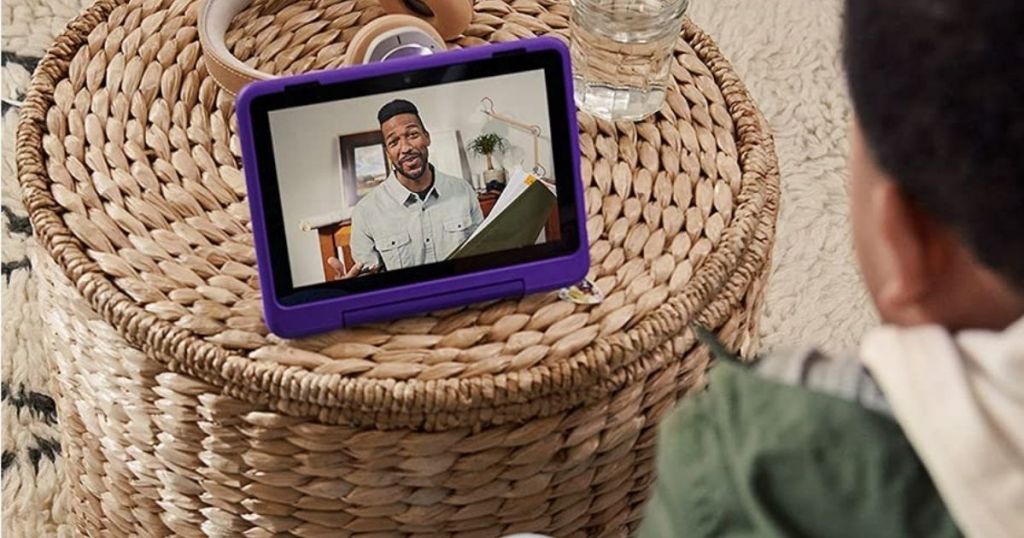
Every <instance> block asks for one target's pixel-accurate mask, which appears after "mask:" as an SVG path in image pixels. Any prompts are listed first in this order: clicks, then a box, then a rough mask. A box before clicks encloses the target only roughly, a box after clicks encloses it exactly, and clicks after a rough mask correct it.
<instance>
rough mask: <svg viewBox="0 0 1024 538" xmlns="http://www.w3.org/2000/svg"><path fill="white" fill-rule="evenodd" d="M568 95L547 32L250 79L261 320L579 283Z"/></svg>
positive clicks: (305, 318)
mask: <svg viewBox="0 0 1024 538" xmlns="http://www.w3.org/2000/svg"><path fill="white" fill-rule="evenodd" d="M572 95H573V93H572V79H571V72H570V66H569V54H568V51H567V49H566V47H565V45H564V44H563V43H562V42H561V41H559V40H557V39H554V38H536V39H530V40H521V41H518V42H514V43H506V44H501V45H486V46H479V47H471V48H467V49H462V50H457V51H448V52H443V53H438V54H434V55H430V56H424V57H417V58H405V59H396V60H390V61H387V62H382V63H376V64H369V65H362V66H353V67H344V68H341V69H337V70H332V71H322V72H316V73H308V74H303V75H297V76H291V77H283V78H278V79H272V80H267V81H259V82H254V83H252V84H249V85H248V86H246V87H245V88H244V89H243V90H242V91H241V92H240V93H239V96H238V100H237V114H238V115H237V117H238V127H239V139H240V142H241V149H242V163H243V170H244V173H245V178H246V183H247V186H248V196H249V202H250V209H251V214H252V229H253V239H254V244H255V248H256V258H257V265H258V269H259V277H260V283H261V289H262V294H263V305H264V313H265V320H266V322H267V325H268V327H269V328H270V329H271V330H272V331H273V332H274V333H276V334H278V335H279V336H283V337H296V336H301V335H305V334H310V333H315V332H322V331H325V330H329V329H333V328H339V327H344V326H351V325H357V324H361V323H366V322H370V321H380V320H386V319H392V318H396V317H400V316H405V315H409V314H414V313H420V312H426V311H430V310H434V309H441V308H448V307H453V306H459V305H465V304H470V303H476V302H481V301H486V300H491V299H497V298H502V297H514V296H522V295H524V294H528V293H533V292H537V291H542V290H550V289H555V288H559V287H562V286H566V285H569V284H572V283H575V282H577V281H579V280H580V279H582V278H583V277H584V276H585V274H586V272H587V269H588V267H589V255H588V248H587V238H586V226H585V213H584V204H583V192H582V191H583V189H582V184H581V180H580V172H579V146H578V142H577V129H578V127H577V124H576V117H575V114H576V109H575V106H574V105H573V100H572Z"/></svg>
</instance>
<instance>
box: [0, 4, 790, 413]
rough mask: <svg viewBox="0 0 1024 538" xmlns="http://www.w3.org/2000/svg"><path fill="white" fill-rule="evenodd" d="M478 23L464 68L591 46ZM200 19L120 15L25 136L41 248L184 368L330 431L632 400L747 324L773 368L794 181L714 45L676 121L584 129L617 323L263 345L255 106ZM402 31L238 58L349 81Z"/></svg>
mask: <svg viewBox="0 0 1024 538" xmlns="http://www.w3.org/2000/svg"><path fill="white" fill-rule="evenodd" d="M475 10H476V13H475V15H474V19H473V22H472V25H471V26H470V27H469V28H468V29H467V30H466V32H465V34H464V36H463V37H460V38H459V39H457V40H456V41H454V42H453V43H452V44H451V45H452V46H470V45H476V44H480V43H483V42H485V41H508V40H514V39H518V38H522V37H532V36H535V35H543V34H551V35H555V36H557V37H559V38H561V39H563V40H564V39H567V36H568V27H569V20H568V18H569V12H570V6H569V4H568V3H567V2H563V1H553V0H515V1H513V2H510V3H506V2H500V1H497V0H485V1H480V2H477V3H476V4H475ZM197 12H198V3H197V2H194V1H192V0H174V1H160V0H145V1H137V0H132V1H129V2H123V1H114V0H99V1H98V2H97V3H96V4H95V5H93V6H92V7H90V8H89V9H88V10H87V11H86V12H84V13H83V14H82V15H81V16H79V17H78V18H77V19H75V20H74V21H73V22H72V23H71V24H70V25H69V28H68V31H67V32H66V33H65V34H63V35H62V36H60V37H59V38H58V39H57V42H56V43H55V44H54V45H53V47H52V48H51V49H50V51H49V53H48V54H47V56H46V57H45V58H44V60H43V61H42V63H41V64H40V66H39V69H38V70H37V72H36V73H35V75H34V77H33V81H32V87H31V90H30V92H29V94H28V96H27V99H26V105H25V107H24V108H23V110H22V120H21V123H20V125H19V129H18V148H17V151H18V165H19V179H20V181H21V183H22V186H23V188H24V192H25V199H26V205H27V207H28V208H29V212H30V216H31V219H32V223H33V225H34V227H35V231H36V233H37V235H38V237H39V238H40V244H41V246H42V247H43V248H45V249H46V251H47V252H48V253H49V255H50V256H52V258H53V259H54V260H56V262H57V263H58V264H59V265H60V267H61V268H62V269H63V271H64V273H65V274H66V275H67V276H68V277H69V278H70V280H71V281H72V282H73V283H74V284H75V286H76V287H77V289H78V290H79V291H80V292H81V293H82V295H83V296H84V297H85V298H87V299H88V300H89V301H90V304H91V305H92V306H93V307H94V308H95V310H96V311H97V312H98V313H100V314H101V315H102V317H103V318H104V319H105V320H106V321H107V322H109V323H110V324H111V325H112V326H113V327H114V328H116V330H117V331H118V332H119V333H120V335H122V336H123V337H124V338H125V339H126V340H127V341H128V342H129V343H131V344H132V345H133V346H136V347H138V348H139V349H141V350H144V351H145V352H146V353H147V354H148V355H149V356H150V357H152V359H153V360H154V361H157V362H158V363H162V365H163V366H162V367H164V368H166V369H168V370H171V371H175V372H179V373H183V374H186V375H189V376H194V377H195V378H198V379H201V380H204V381H206V382H208V383H211V384H214V385H217V386H222V387H224V391H225V392H226V393H227V394H230V395H232V396H235V397H238V398H243V399H247V400H250V401H259V402H264V403H267V404H268V405H270V406H272V407H273V408H275V409H278V410H280V411H282V412H285V413H288V414H293V415H303V416H316V417H318V419H319V420H321V421H323V422H327V423H347V424H356V425H366V424H372V425H376V426H378V427H410V426H412V427H422V428H426V429H443V428H448V427H456V426H460V425H467V424H480V423H481V422H488V423H502V422H507V421H510V420H525V419H528V418H531V417H536V416H547V415H550V414H552V413H556V412H560V411H563V410H566V409H569V408H571V407H573V406H575V405H578V404H579V403H580V402H582V401H585V400H587V399H589V398H592V397H594V396H595V395H598V394H603V393H607V392H608V391H613V390H616V389H619V388H622V387H625V386H628V385H630V383H631V382H632V381H633V380H634V379H637V378H638V377H641V376H645V375H646V374H647V373H649V372H650V371H651V370H653V369H655V368H658V367H660V362H663V361H665V360H670V359H667V358H666V357H673V356H680V355H681V353H682V352H684V351H686V349H688V348H689V347H690V346H692V345H693V339H692V333H690V332H689V331H687V330H686V329H687V327H688V325H689V324H690V323H691V322H693V321H695V320H699V321H701V322H703V323H704V324H706V325H709V326H712V327H719V326H721V325H722V324H723V323H726V321H727V320H732V321H731V322H730V323H732V325H733V326H732V327H731V328H729V327H727V329H730V330H734V331H735V330H736V329H737V327H739V328H741V329H743V331H745V332H742V333H741V334H739V333H738V334H737V335H736V337H735V338H734V343H736V344H741V345H742V344H747V345H749V344H751V342H750V341H749V338H750V336H751V333H752V332H753V330H754V326H755V325H756V324H755V323H754V321H753V320H752V319H751V317H752V316H754V315H756V308H755V307H754V306H752V305H751V304H750V301H749V298H750V297H751V296H759V289H758V288H759V287H760V286H761V285H762V283H763V282H762V280H763V275H764V273H765V271H766V270H767V269H766V267H767V261H768V258H769V251H770V245H771V239H772V237H773V231H774V224H775V215H776V208H777V204H778V196H779V193H778V176H777V162H776V158H775V154H774V149H773V147H772V145H771V140H770V137H769V136H768V135H767V133H766V130H765V127H764V124H763V121H762V119H761V117H760V115H759V113H758V112H757V110H756V108H755V106H754V104H753V103H752V101H751V99H750V97H749V95H748V94H747V92H746V90H745V89H744V88H743V85H742V84H741V83H740V81H739V79H738V78H737V77H736V75H735V73H734V72H733V71H732V69H731V67H730V66H729V64H728V62H727V61H726V60H725V59H724V58H723V57H722V55H721V54H720V53H719V51H718V49H717V48H716V47H715V45H714V43H713V42H712V41H711V39H710V38H708V37H707V36H706V35H704V34H703V33H702V32H701V31H700V30H699V29H698V28H696V27H695V26H694V25H693V24H692V23H691V22H690V21H686V22H685V25H684V31H683V33H682V36H681V38H680V39H679V41H678V43H677V46H676V48H675V57H674V60H673V62H672V69H671V73H672V78H673V84H672V87H671V88H670V90H669V92H668V97H667V100H666V103H665V105H664V106H663V107H662V109H661V111H660V112H659V113H657V114H656V115H655V116H653V117H651V118H649V119H648V120H646V121H643V122H639V123H632V122H621V123H615V124H613V123H609V122H605V121H599V120H595V119H594V118H592V117H590V116H588V115H586V114H582V113H580V114H579V115H578V119H579V126H580V144H581V151H582V156H583V158H582V172H583V182H584V188H585V192H586V202H587V215H588V220H587V223H586V226H587V229H588V232H589V236H590V241H591V244H590V253H591V257H592V269H591V272H590V276H591V278H592V279H593V280H594V281H596V282H597V283H598V285H599V286H600V287H601V289H602V290H604V292H605V293H606V295H607V299H606V300H605V301H604V303H603V304H601V305H598V306H580V305H574V304H570V303H568V302H564V301H560V300H558V299H557V297H556V295H555V294H554V293H546V294H537V295H531V296H528V297H525V298H522V299H519V300H506V301H499V302H492V303H488V304H483V305H474V306H470V307H465V308H457V309H451V310H446V311H441V312H434V313H432V314H430V315H426V316H420V317H413V318H408V319H403V320H399V321H394V322H391V323H382V324H374V325H368V326H363V327H358V328H354V329H348V330H341V331H335V332H332V333H328V334H324V335H320V336H317V337H312V338H305V339H301V340H292V341H286V340H282V339H280V338H277V337H275V336H274V335H272V334H269V333H268V331H267V329H266V328H265V326H264V325H263V322H262V314H261V306H260V293H259V285H258V282H257V278H256V271H255V267H254V264H255V260H254V253H253V248H252V240H251V239H252V238H251V232H250V230H251V228H250V222H249V218H250V217H249V214H248V205H247V201H246V200H245V190H244V182H243V180H242V175H241V172H240V170H239V166H240V159H239V157H238V155H239V152H238V141H237V135H236V134H235V119H234V108H233V105H234V103H233V99H232V98H231V97H230V96H229V95H227V94H226V93H224V92H222V91H220V90H219V89H218V87H217V86H216V85H215V83H214V81H213V79H212V78H210V77H208V76H207V72H206V68H205V66H204V58H203V56H202V53H201V49H200V46H199V42H198V37H197V32H196V28H195V20H196V14H197ZM381 14H382V11H381V9H380V8H379V6H378V5H377V4H376V2H375V1H374V0H346V1H341V2H338V1H334V0H326V1H314V2H309V1H298V2H294V3H291V4H289V5H287V6H286V7H284V8H283V9H280V10H277V11H269V9H268V6H267V5H266V4H264V3H260V2H257V3H256V4H255V5H253V6H250V7H249V8H248V9H247V10H246V11H244V12H242V13H241V14H240V15H239V16H238V17H236V20H235V21H234V23H233V25H232V29H231V30H230V31H229V34H228V36H227V44H228V46H229V48H230V49H231V50H232V51H233V53H234V54H235V55H236V56H238V57H239V58H242V59H243V60H248V61H249V63H250V64H251V65H253V66H255V67H257V68H259V69H261V70H264V71H268V72H273V73H281V74H286V73H297V72H304V71H310V70H317V69H326V68H332V67H338V66H339V65H340V62H341V61H342V58H343V56H344V54H343V53H344V50H345V43H346V41H347V40H348V39H349V38H350V37H351V36H352V35H353V33H354V32H355V31H357V30H358V28H359V27H360V26H361V25H363V24H365V23H366V22H367V21H370V20H372V19H374V18H376V17H378V16H380V15H381ZM755 302H756V301H755ZM744 309H745V311H742V310H744ZM737 311H740V312H739V314H740V315H739V316H737V315H736V313H737ZM740 326H742V327H740ZM727 332H728V331H727Z"/></svg>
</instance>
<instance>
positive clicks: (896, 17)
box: [843, 0, 1024, 290]
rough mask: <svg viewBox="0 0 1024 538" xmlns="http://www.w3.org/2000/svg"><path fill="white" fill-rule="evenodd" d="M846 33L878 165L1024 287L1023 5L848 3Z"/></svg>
mask: <svg viewBox="0 0 1024 538" xmlns="http://www.w3.org/2000/svg"><path fill="white" fill-rule="evenodd" d="M843 31H844V52H843V56H844V58H843V59H844V63H845V64H846V71H847V76H848V79H849V86H850V93H851V96H852V98H853V104H854V109H855V110H856V114H857V118H858V121H859V123H860V126H861V129H862V131H863V133H864V136H865V139H866V140H867V144H868V146H869V148H870V150H871V151H872V153H873V154H874V156H875V158H876V159H877V160H878V163H879V165H880V166H881V167H882V169H883V170H885V171H886V172H887V173H888V174H889V175H891V176H892V178H893V180H894V181H895V182H897V183H898V184H899V186H900V187H901V188H902V190H903V191H904V192H905V193H906V195H907V196H908V198H910V199H911V200H913V201H914V203H915V204H916V205H917V206H918V207H920V208H921V209H922V210H923V211H924V212H926V213H928V214H929V215H931V216H932V218H934V219H936V220H937V221H939V222H942V223H944V224H945V225H947V226H949V227H950V228H951V229H952V230H954V231H955V232H956V233H957V234H958V235H959V236H960V237H961V239H962V240H963V241H964V243H965V244H966V245H967V246H968V247H969V248H970V249H971V250H972V252H974V254H975V256H976V257H977V258H978V259H979V261H981V263H983V264H984V265H986V266H988V267H989V268H991V269H993V270H994V271H996V272H997V273H999V274H1000V275H1002V276H1003V278H1005V279H1006V280H1007V282H1008V283H1009V284H1011V285H1013V286H1015V287H1016V288H1017V289H1022V290H1024V2H1019V1H1017V0H847V1H846V18H845V21H844V29H843Z"/></svg>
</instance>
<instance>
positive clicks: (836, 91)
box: [0, 0, 874, 537]
mask: <svg viewBox="0 0 1024 538" xmlns="http://www.w3.org/2000/svg"><path fill="white" fill-rule="evenodd" d="M88 3H89V2H88V0H85V1H79V0H49V1H45V0H3V19H2V22H3V26H2V52H3V53H2V63H3V79H2V82H3V93H2V97H3V138H2V145H3V176H2V180H3V192H2V196H3V198H2V199H3V208H2V212H3V216H2V219H0V220H2V222H3V232H2V233H3V236H2V253H3V256H2V261H3V266H2V269H3V276H2V279H0V280H2V300H3V340H2V344H3V347H2V361H3V362H2V376H3V379H2V391H3V403H2V409H3V411H2V420H3V422H2V429H3V439H2V441H3V455H2V467H3V471H2V473H3V478H2V480H3V495H2V501H3V528H2V530H3V534H4V535H5V536H11V537H16V536H29V537H36V536H54V535H68V534H70V529H69V528H68V527H67V526H66V525H65V520H66V517H67V513H68V510H67V508H66V506H67V488H66V487H65V484H64V483H63V478H62V475H61V472H62V460H61V447H60V443H59V438H60V436H59V433H58V432H59V428H60V424H59V423H58V422H57V417H56V413H55V409H54V402H53V399H52V398H51V397H50V394H51V390H50V386H49V380H50V377H51V375H50V370H49V366H48V358H47V357H46V355H45V353H44V351H43V346H42V343H41V341H40V339H41V338H42V333H41V331H40V320H39V315H38V310H39V308H40V305H39V304H38V303H37V301H36V294H35V284H34V282H33V276H32V268H31V267H30V266H29V263H28V260H27V258H26V249H27V247H28V245H29V244H30V243H31V241H32V230H31V226H30V224H29V221H28V218H27V217H26V212H25V208H24V205H23V204H22V202H21V193H20V191H19V189H18V184H17V178H16V174H15V172H16V171H15V164H14V133H15V125H16V123H17V118H18V104H19V101H20V99H21V98H22V96H23V94H24V91H25V89H26V88H27V86H28V81H29V77H30V74H31V72H32V70H33V69H34V68H35V65H36V63H37V62H38V61H39V59H40V58H41V57H42V56H43V54H44V53H45V51H46V48H47V47H48V46H49V44H50V43H51V42H52V40H53V38H54V36H56V35H57V34H58V33H59V32H61V31H62V29H63V27H64V25H65V24H67V22H68V21H69V20H71V18H73V17H74V16H75V15H76V14H77V13H78V12H79V11H80V10H81V9H82V8H83V7H85V6H86V5H87V4H88ZM840 6H841V2H839V1H838V0H822V1H815V2H807V1H806V0H768V1H764V2H750V1H744V0H691V8H690V14H691V16H692V18H693V19H694V20H695V21H696V22H697V24H699V25H700V26H701V27H702V28H704V29H705V30H706V31H708V32H709V33H710V34H711V35H712V36H713V37H714V38H715V39H716V40H717V42H718V43H719V45H720V46H721V48H722V50H723V52H724V53H725V55H726V57H727V58H729V59H730V60H731V61H732V62H733V64H734V66H735V68H736V70H737V72H738V73H739V74H740V76H741V77H742V79H743V80H744V82H745V83H746V84H747V87H748V88H749V89H750V91H751V92H752V93H753V95H754V98H755V100H756V101H757V103H758V105H759V106H760V107H761V110H762V111H763V112H764V113H765V115H766V116H767V118H768V120H769V122H770V124H771V128H772V131H773V132H774V134H775V138H776V143H777V147H778V153H779V160H780V163H781V167H782V189H783V190H782V192H783V195H782V208H781V215H780V219H779V224H778V236H777V239H776V244H775V253H774V267H773V271H772V275H771V279H770V284H769V287H768V297H767V300H766V302H765V309H764V313H763V319H762V323H761V331H762V334H763V342H764V348H765V349H772V348H783V347H793V346H799V345H804V344H811V343H816V344H819V345H821V346H822V347H824V348H825V349H826V350H830V351H842V350H844V349H846V350H848V349H851V348H853V346H855V345H856V342H857V339H858V338H859V336H860V335H861V333H862V332H863V330H864V329H865V328H866V327H868V326H869V325H870V324H871V323H873V322H874V314H873V312H872V310H871V308H870V306H869V303H868V301H867V296H866V294H865V292H864V289H863V286H862V285H861V283H860V280H859V277H858V275H857V270H856V266H855V265H854V261H853V255H852V250H851V244H850V239H849V231H848V224H847V214H848V212H847V205H846V189H845V181H846V176H847V174H846V155H847V151H846V147H847V129H848V126H849V121H850V118H851V113H850V106H849V103H848V100H847V97H846V95H845V92H844V88H845V84H844V81H843V78H842V72H841V68H840V64H839V46H838V39H839V23H840V12H841V9H840Z"/></svg>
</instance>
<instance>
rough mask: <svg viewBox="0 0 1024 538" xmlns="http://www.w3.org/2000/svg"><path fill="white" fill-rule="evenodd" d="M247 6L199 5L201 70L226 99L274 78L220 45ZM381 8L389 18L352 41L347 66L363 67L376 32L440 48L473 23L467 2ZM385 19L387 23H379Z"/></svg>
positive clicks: (208, 0)
mask: <svg viewBox="0 0 1024 538" xmlns="http://www.w3.org/2000/svg"><path fill="white" fill-rule="evenodd" d="M251 2H252V0H204V1H203V5H202V7H201V8H200V10H199V19H198V21H197V25H198V27H199V28H198V29H199V43H200V46H201V47H202V48H203V54H204V56H205V57H206V69H207V70H208V71H209V73H210V76H212V77H213V79H214V80H215V81H216V82H217V85H218V86H220V87H221V88H223V89H224V91H226V92H228V93H230V94H231V95H237V94H238V91H239V90H241V89H242V86H245V85H246V84H248V83H250V82H252V81H255V80H267V79H270V78H274V76H273V75H270V74H268V73H264V72H262V71H258V70H256V69H253V68H251V67H249V66H248V65H246V64H245V63H243V62H242V61H241V60H239V59H238V58H235V56H234V55H233V54H231V51H229V50H228V47H227V45H226V44H225V42H224V37H225V36H226V35H227V32H228V27H229V26H230V25H231V21H232V20H233V19H234V18H235V16H236V15H238V14H239V13H241V12H242V10H244V9H245V8H247V7H249V4H250V3H251ZM380 3H381V7H383V8H384V10H385V11H386V12H388V13H391V14H392V15H387V16H385V17H381V18H380V19H376V20H374V21H371V22H370V24H367V25H366V26H365V27H363V29H362V30H360V31H359V32H357V33H356V35H355V36H353V38H352V43H350V44H349V48H350V49H351V48H356V49H359V51H358V52H357V53H354V54H347V55H346V63H350V64H351V63H361V62H363V61H364V59H365V56H366V54H367V48H368V47H370V46H371V45H372V44H374V38H375V37H377V36H378V35H380V32H384V31H394V30H395V29H397V28H402V27H409V28H412V29H415V30H416V31H420V32H423V33H425V34H427V35H429V36H431V37H432V38H433V39H434V40H436V41H437V43H443V42H444V40H447V39H451V38H453V37H455V36H458V35H459V34H460V33H462V31H463V30H465V29H466V27H467V26H469V23H470V21H471V20H472V18H473V6H472V4H471V0H380ZM385 20H387V22H382V21H385ZM375 23H376V24H375Z"/></svg>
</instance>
